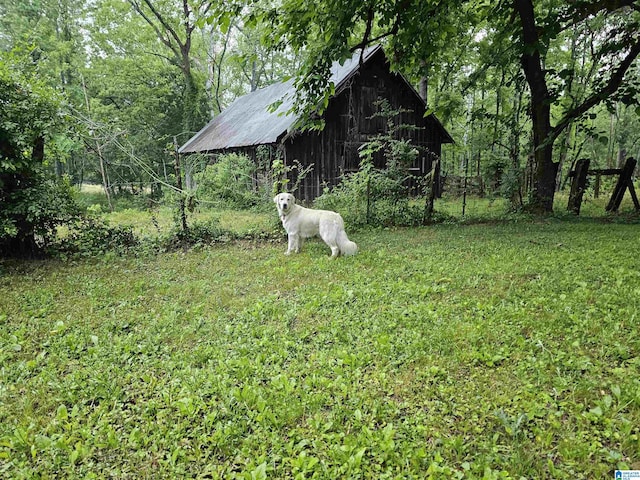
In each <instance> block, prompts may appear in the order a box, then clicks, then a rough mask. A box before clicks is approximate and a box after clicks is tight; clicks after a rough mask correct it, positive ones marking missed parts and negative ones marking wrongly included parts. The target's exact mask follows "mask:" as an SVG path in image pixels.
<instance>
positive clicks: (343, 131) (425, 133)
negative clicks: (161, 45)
mask: <svg viewBox="0 0 640 480" xmlns="http://www.w3.org/2000/svg"><path fill="white" fill-rule="evenodd" d="M331 81H332V82H333V84H334V85H335V95H334V96H333V97H332V98H331V100H330V101H329V104H328V106H327V108H326V110H325V112H324V115H323V118H324V120H325V127H324V129H323V130H322V131H321V132H317V131H309V132H299V131H296V130H295V129H294V124H295V122H296V120H297V117H296V116H295V115H293V114H287V112H288V110H289V109H290V108H291V105H292V101H293V98H294V93H295V90H294V87H293V82H292V81H288V82H282V83H277V84H273V85H271V86H268V87H266V88H263V89H261V90H257V91H255V92H252V93H249V94H248V95H245V96H243V97H240V98H238V99H237V100H236V101H235V102H233V103H232V104H231V105H230V106H229V107H228V108H227V109H226V110H224V111H223V112H222V113H220V115H218V116H217V117H215V118H214V119H213V120H212V121H211V122H209V123H208V124H207V125H206V126H205V127H204V128H203V129H202V130H200V131H199V132H198V133H197V134H196V135H194V136H193V137H192V138H191V139H190V140H189V141H188V142H187V143H185V144H184V145H183V146H182V147H181V148H180V149H179V152H180V154H190V153H207V154H213V155H215V154H220V153H227V152H241V153H245V154H247V155H248V156H249V157H251V158H252V159H254V161H255V160H257V158H258V155H257V153H258V152H259V151H260V150H259V149H262V151H264V146H269V147H271V148H272V151H277V152H279V155H281V157H282V158H283V160H284V163H285V165H289V164H291V163H292V162H293V160H298V161H299V162H300V164H301V165H302V166H303V167H307V166H309V165H313V169H312V171H311V172H310V173H309V174H308V175H307V176H306V177H305V178H304V180H303V182H302V184H301V185H300V187H299V188H298V191H297V192H295V193H296V196H297V197H299V198H301V199H304V200H307V201H310V200H313V199H314V198H316V197H317V196H319V195H320V194H321V193H322V191H323V188H324V187H325V186H329V187H331V186H334V185H336V184H337V183H339V181H340V178H341V176H342V175H343V174H345V173H349V172H353V171H356V170H357V169H358V166H359V164H360V158H359V155H358V149H359V147H360V146H361V145H362V144H363V143H365V142H367V141H368V140H370V139H371V137H372V136H373V135H376V134H378V133H381V132H383V131H384V130H385V128H386V120H385V119H382V118H379V117H377V118H373V119H372V118H371V116H372V115H373V114H374V113H376V102H377V101H378V100H380V99H387V101H388V102H389V104H390V106H391V108H392V109H398V108H402V109H405V110H408V112H406V113H402V114H401V118H399V119H396V123H397V124H398V125H415V126H417V127H418V128H417V129H406V130H403V131H402V132H401V135H402V137H403V138H405V139H408V138H410V139H411V140H412V143H413V144H415V145H417V146H420V147H426V148H427V149H428V151H429V152H432V153H434V154H435V155H437V156H438V157H439V156H440V154H441V148H442V144H443V143H452V142H453V140H452V138H451V136H450V135H449V134H448V133H447V131H446V130H445V129H444V127H443V126H442V124H441V123H440V121H439V120H438V119H437V118H436V117H435V116H434V115H428V116H426V117H425V116H424V114H425V110H426V104H425V101H424V100H423V99H422V98H421V97H420V95H419V94H418V93H417V92H416V90H415V89H414V88H413V87H412V86H411V84H410V83H409V82H408V81H407V80H406V79H405V78H404V77H403V76H402V75H400V74H397V73H393V72H391V71H390V69H389V62H388V60H387V58H386V57H385V54H384V51H383V50H382V47H380V46H376V47H370V48H368V49H366V50H365V51H364V53H363V54H362V62H360V52H357V53H355V54H354V55H353V57H352V58H351V59H349V60H347V61H346V62H345V63H344V64H343V65H340V64H339V63H338V62H335V63H334V64H333V66H332V69H331ZM276 102H282V103H281V104H280V106H279V107H278V109H277V110H275V111H273V112H271V111H270V109H269V106H270V105H273V104H274V103H276ZM420 151H421V154H420V156H419V158H417V160H416V162H415V164H414V165H412V166H411V171H412V173H413V174H415V175H424V174H426V173H429V172H430V171H431V170H432V162H433V158H434V156H433V155H430V154H428V153H425V151H424V149H420ZM380 162H382V161H380ZM376 166H379V167H384V165H376ZM436 175H438V176H439V168H437V169H436ZM435 185H440V182H439V181H436V182H435ZM436 193H438V194H439V192H436Z"/></svg>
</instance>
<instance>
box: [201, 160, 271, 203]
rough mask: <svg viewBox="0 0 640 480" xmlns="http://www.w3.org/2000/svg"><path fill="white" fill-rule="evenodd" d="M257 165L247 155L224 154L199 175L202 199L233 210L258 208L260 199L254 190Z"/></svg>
mask: <svg viewBox="0 0 640 480" xmlns="http://www.w3.org/2000/svg"><path fill="white" fill-rule="evenodd" d="M255 171H256V166H255V164H254V163H253V162H252V161H251V159H249V158H248V157H247V156H245V155H240V154H237V153H229V154H226V155H220V156H219V157H218V159H217V161H216V163H214V164H212V165H207V166H206V167H205V169H204V170H203V171H202V172H200V173H197V174H196V175H195V181H196V184H197V185H198V186H197V190H196V194H197V197H198V199H200V200H204V201H205V202H210V203H213V204H217V205H219V206H226V207H232V208H248V207H251V206H253V205H255V204H256V203H257V202H258V200H259V196H258V195H257V192H256V190H255V188H254V183H253V178H254V175H255Z"/></svg>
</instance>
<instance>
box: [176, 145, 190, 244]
mask: <svg viewBox="0 0 640 480" xmlns="http://www.w3.org/2000/svg"><path fill="white" fill-rule="evenodd" d="M173 144H174V146H175V150H174V151H175V162H174V164H173V167H174V169H175V172H176V188H177V189H178V195H180V199H179V200H178V210H179V213H180V223H181V226H182V231H183V232H184V233H186V231H187V212H186V211H185V204H184V203H185V202H184V191H183V190H182V173H181V172H180V153H179V152H178V140H177V139H176V137H173Z"/></svg>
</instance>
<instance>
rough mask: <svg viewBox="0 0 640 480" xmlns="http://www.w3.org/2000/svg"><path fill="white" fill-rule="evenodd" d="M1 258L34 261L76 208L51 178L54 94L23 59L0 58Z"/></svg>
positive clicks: (57, 119) (57, 102)
mask: <svg viewBox="0 0 640 480" xmlns="http://www.w3.org/2000/svg"><path fill="white" fill-rule="evenodd" d="M0 92H2V100H1V101H0V256H7V255H11V256H32V255H39V254H40V253H41V252H42V250H43V248H45V247H46V246H47V245H48V243H49V242H50V241H51V239H52V237H53V236H54V235H55V230H56V227H57V226H58V225H61V224H64V223H66V222H68V221H70V220H71V219H72V218H73V217H74V216H75V215H76V214H77V207H76V205H75V202H74V201H73V195H72V192H71V187H70V186H69V182H68V181H65V180H61V179H58V178H55V177H53V176H52V175H51V174H50V173H49V168H48V165H47V162H46V161H45V158H46V159H47V160H49V162H51V161H53V159H54V158H56V157H55V149H53V150H54V154H53V155H52V154H51V150H52V149H51V148H49V147H48V145H50V144H53V143H55V141H54V139H55V137H56V133H57V132H58V131H59V129H61V125H60V123H61V119H62V118H63V117H64V116H63V115H62V114H61V113H62V102H61V99H60V97H59V95H58V93H57V92H56V91H55V90H53V89H52V88H51V87H49V86H48V85H46V84H45V83H44V82H43V81H41V80H39V79H38V77H37V75H36V74H35V72H34V71H33V69H32V65H31V63H30V62H29V61H28V59H26V58H19V57H18V56H14V55H13V54H12V53H11V52H9V53H7V52H4V53H3V54H2V55H0Z"/></svg>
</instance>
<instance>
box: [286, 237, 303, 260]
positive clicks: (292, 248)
mask: <svg viewBox="0 0 640 480" xmlns="http://www.w3.org/2000/svg"><path fill="white" fill-rule="evenodd" d="M299 252H300V239H299V236H298V234H297V233H290V234H289V246H288V248H287V252H286V253H285V255H291V254H292V253H299Z"/></svg>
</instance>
